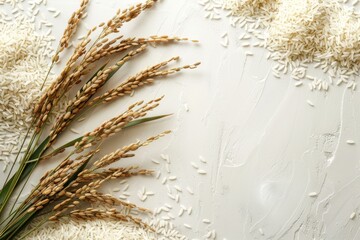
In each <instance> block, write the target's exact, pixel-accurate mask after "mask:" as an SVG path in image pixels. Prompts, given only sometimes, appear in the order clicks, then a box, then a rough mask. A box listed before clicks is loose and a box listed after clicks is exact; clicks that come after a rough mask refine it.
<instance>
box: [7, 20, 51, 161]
mask: <svg viewBox="0 0 360 240" xmlns="http://www.w3.org/2000/svg"><path fill="white" fill-rule="evenodd" d="M52 40H53V39H52V37H50V36H47V35H41V34H38V33H36V32H35V30H34V24H33V23H31V22H30V21H29V20H27V19H26V18H22V19H17V20H15V21H14V22H11V23H10V22H9V23H7V22H1V23H0V53H1V54H0V65H1V66H2V67H1V68H0V89H1V90H0V161H3V162H4V163H5V165H4V166H5V167H6V165H7V163H8V161H9V160H8V159H9V157H10V155H11V154H12V153H16V152H17V151H18V145H19V143H20V142H21V139H22V138H23V137H24V135H25V134H26V131H27V130H28V128H29V126H30V124H31V121H32V118H31V116H32V114H31V107H32V105H33V104H34V103H35V102H36V99H38V98H39V97H40V95H41V91H40V89H41V86H42V84H43V82H44V79H45V76H46V75H47V72H48V69H49V66H48V65H49V58H50V57H51V56H52V54H53V50H52V46H51V43H52Z"/></svg>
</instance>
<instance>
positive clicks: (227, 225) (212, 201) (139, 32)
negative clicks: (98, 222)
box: [44, 0, 360, 240]
mask: <svg viewBox="0 0 360 240" xmlns="http://www.w3.org/2000/svg"><path fill="white" fill-rule="evenodd" d="M132 2H134V1H130V0H126V1H116V0H93V1H92V3H91V7H90V11H89V17H88V18H86V20H85V22H86V24H84V26H85V25H88V26H92V25H93V24H95V23H98V22H100V21H102V20H105V19H107V18H109V17H110V16H111V14H112V13H114V12H115V10H116V9H117V8H118V7H123V6H127V5H129V4H130V3H132ZM77 5H78V1H72V0H64V1H49V6H51V7H55V8H57V9H59V10H61V11H62V14H61V15H60V16H59V17H58V18H56V19H55V20H54V25H55V27H54V34H55V36H56V37H57V38H59V37H60V36H61V33H62V30H63V28H64V27H65V24H66V21H67V18H68V16H70V14H71V12H72V11H73V10H74V9H75V8H76V7H77ZM203 15H204V12H203V9H202V7H201V6H199V5H198V4H197V2H196V1H194V0H178V1H174V0H164V1H160V2H159V3H158V4H157V5H156V7H155V8H153V9H152V10H150V11H148V12H147V13H145V14H143V15H141V16H140V17H139V18H138V19H136V20H135V21H133V22H131V23H129V24H127V25H126V27H125V28H124V29H123V30H122V33H123V34H126V35H127V36H139V37H142V36H149V35H153V34H159V35H164V34H167V35H177V36H181V37H189V38H192V39H198V40H200V42H201V43H200V44H192V43H180V44H176V45H172V46H159V47H157V48H154V49H152V48H151V49H149V50H148V51H147V53H146V54H144V55H143V56H141V57H139V59H137V60H136V61H133V62H131V63H130V64H128V65H127V66H126V68H125V69H124V70H123V71H122V72H121V73H120V74H118V75H117V76H118V77H116V78H115V79H113V80H114V81H113V82H112V83H111V84H115V83H116V81H115V80H119V81H120V80H121V79H124V76H128V75H130V74H133V73H136V72H137V71H138V70H141V69H142V68H144V67H146V66H149V65H151V64H154V63H157V62H160V61H162V60H166V59H168V58H170V57H172V56H175V55H179V56H180V57H181V63H179V64H183V63H193V62H196V61H198V60H200V61H202V65H201V67H200V68H199V69H197V70H194V71H186V72H183V73H181V74H179V75H177V76H176V77H171V78H169V79H167V80H160V81H157V82H156V83H155V84H154V85H153V86H151V87H146V88H144V89H141V90H139V91H137V92H136V93H135V95H134V97H132V98H130V97H128V98H124V99H122V100H120V101H117V102H115V103H113V104H111V105H109V107H107V108H106V109H97V110H96V111H95V112H93V113H92V116H91V117H89V118H87V120H86V121H85V122H83V123H81V124H77V125H74V126H73V128H75V129H77V130H79V131H80V132H85V131H86V130H89V129H91V128H92V127H95V126H96V125H97V124H99V123H101V122H102V121H104V120H106V119H108V118H110V117H112V116H114V115H116V114H118V113H120V112H121V110H122V109H124V107H125V106H126V105H127V104H129V103H133V102H135V101H136V100H139V99H144V100H148V99H151V98H153V97H159V96H161V95H163V94H164V95H165V96H166V97H165V99H164V100H163V103H162V105H161V106H160V107H159V108H158V110H156V111H155V112H154V113H153V114H154V115H155V114H166V113H174V115H173V116H172V117H171V118H168V119H166V120H161V121H160V122H157V123H151V124H148V125H146V126H141V127H138V128H136V129H132V130H129V131H126V132H123V133H122V134H119V135H118V136H116V137H114V138H112V139H111V141H108V142H107V144H106V146H105V150H107V151H110V150H114V149H116V148H117V147H120V146H122V144H126V143H129V142H131V141H134V140H136V139H137V138H139V139H144V138H146V137H148V136H151V135H154V134H156V133H158V132H160V131H163V130H167V129H172V130H173V131H174V132H173V134H172V135H170V136H168V137H167V138H165V139H162V140H160V141H158V142H156V143H155V144H153V145H151V146H149V147H148V148H146V149H143V150H141V151H140V152H139V154H138V155H137V157H135V158H134V159H133V160H126V161H124V162H123V164H131V163H136V164H139V165H140V166H141V167H143V168H149V169H154V170H161V172H162V174H161V177H160V179H159V180H157V179H156V178H155V177H154V178H134V179H132V180H131V181H130V187H129V190H128V192H130V193H131V197H130V198H129V200H130V201H133V202H135V203H137V204H140V205H141V206H143V207H147V208H151V209H154V208H158V207H161V206H163V204H165V203H168V204H171V205H172V206H173V210H172V211H171V214H172V215H174V216H175V220H173V222H174V223H175V224H176V225H177V226H178V229H179V230H181V232H182V233H184V234H185V235H186V236H188V237H189V238H190V239H191V238H198V239H203V238H204V235H206V234H207V233H208V232H209V231H211V230H213V229H214V230H216V233H217V239H225V238H226V239H231V240H233V239H234V240H255V239H276V240H278V239H279V240H280V239H284V240H290V239H298V240H308V239H327V240H337V239H354V240H356V239H360V232H358V229H359V227H360V221H359V217H360V216H359V215H358V210H359V198H360V190H359V189H360V170H359V166H360V162H359V159H360V158H359V154H360V152H359V150H360V148H359V144H360V133H359V131H360V128H359V127H360V108H359V105H360V96H359V93H358V91H355V92H352V91H351V90H348V89H346V88H345V87H334V88H332V89H331V90H330V91H329V92H328V93H326V94H325V93H320V92H310V91H309V89H308V88H307V86H306V85H305V86H302V87H295V86H294V82H293V81H292V80H291V79H290V77H283V78H282V79H276V78H274V77H273V76H272V74H271V67H272V63H271V62H269V61H268V60H266V57H265V56H266V53H267V52H266V51H265V50H263V49H253V50H251V51H252V52H253V53H254V56H247V57H246V56H245V51H248V49H243V48H242V47H241V46H240V45H239V44H238V42H237V41H236V39H237V36H238V35H239V33H240V32H241V31H240V30H239V29H235V28H232V27H231V26H230V25H229V24H228V22H227V20H226V19H223V20H220V21H212V22H210V21H208V20H206V19H205V18H204V17H203ZM225 31H228V32H229V39H230V46H229V47H228V48H224V47H222V46H221V45H220V44H219V42H220V40H221V34H222V33H224V32H225ZM314 74H317V75H316V76H318V77H321V76H322V74H320V73H314ZM111 84H110V85H111ZM110 85H109V86H108V87H110ZM307 100H310V101H311V102H313V103H314V107H311V106H309V104H308V103H307ZM187 108H188V111H187ZM75 136H76V135H75V134H72V133H70V134H69V135H68V136H66V137H67V138H69V139H70V138H73V137H75ZM350 139H351V140H354V141H355V144H354V145H349V144H347V143H346V141H347V140H350ZM160 154H166V155H168V156H169V157H170V161H171V164H170V165H169V166H170V170H171V173H167V172H166V167H165V166H166V165H165V161H163V160H162V159H161V157H160ZM200 156H202V157H203V159H205V160H206V161H207V163H202V162H201V161H200ZM151 159H157V160H158V161H160V163H161V164H160V165H157V164H154V163H152V162H151ZM191 162H194V163H196V164H197V165H198V166H199V167H200V169H203V170H205V171H207V174H205V175H200V174H198V173H197V170H196V169H194V168H193V167H192V166H191V164H190V163H191ZM44 167H45V166H44ZM165 176H177V179H176V180H175V181H169V180H168V181H167V183H168V184H169V186H170V187H171V189H172V191H174V188H173V186H174V185H178V186H180V187H181V188H182V189H183V192H182V193H181V192H180V193H179V196H180V200H179V203H176V202H175V201H174V200H172V199H170V198H169V197H168V195H167V194H168V189H167V188H166V187H165V185H162V184H161V180H162V179H163V177H165ZM144 186H145V188H146V189H147V190H148V191H153V192H155V195H154V196H149V197H148V199H147V200H146V201H145V202H141V201H140V200H139V198H138V197H137V192H138V191H139V190H141V188H142V187H144ZM188 186H189V187H191V188H192V189H193V191H194V195H191V194H189V192H187V191H186V187H188ZM116 187H119V184H118V183H114V184H113V185H111V186H107V188H106V189H105V191H108V192H111V189H113V188H116ZM121 187H122V186H120V188H121ZM120 194H121V193H115V195H120ZM309 194H310V196H309ZM180 204H181V205H184V206H185V207H186V208H189V207H192V208H193V211H192V213H191V215H190V216H189V215H188V214H184V215H183V216H182V217H177V215H178V212H179V210H180V208H181V207H180ZM354 212H355V214H356V215H355V217H354V218H353V219H350V216H351V215H352V213H354ZM161 216H165V214H164V213H163V214H162V215H160V216H158V217H160V218H161ZM352 217H353V216H352ZM204 218H206V219H209V220H211V223H210V224H205V223H203V222H202V220H203V219H204ZM184 223H185V224H189V225H191V226H192V229H191V230H190V229H187V228H186V227H185V226H184V225H183V224H184Z"/></svg>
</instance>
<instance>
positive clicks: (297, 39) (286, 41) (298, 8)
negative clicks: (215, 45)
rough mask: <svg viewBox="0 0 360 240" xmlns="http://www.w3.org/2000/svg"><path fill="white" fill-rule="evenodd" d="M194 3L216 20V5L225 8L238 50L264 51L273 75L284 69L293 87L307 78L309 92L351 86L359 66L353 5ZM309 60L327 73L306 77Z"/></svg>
mask: <svg viewBox="0 0 360 240" xmlns="http://www.w3.org/2000/svg"><path fill="white" fill-rule="evenodd" d="M200 4H201V5H203V6H204V8H205V10H206V11H207V12H211V14H210V15H209V14H207V15H206V17H208V18H210V19H217V18H218V17H217V16H218V15H219V14H220V10H221V9H226V10H228V11H229V14H228V16H229V17H230V24H231V25H232V26H233V27H236V26H239V27H241V28H243V29H244V30H245V34H243V35H242V36H240V37H239V39H240V40H242V41H246V44H242V46H243V47H244V48H250V47H262V48H266V49H268V50H269V51H270V53H269V54H268V59H272V60H274V61H275V62H276V63H277V64H276V66H274V68H273V74H274V76H275V77H278V78H279V77H280V76H281V74H286V73H288V72H290V74H291V77H292V78H293V79H294V80H296V81H298V82H296V83H295V85H296V86H301V85H302V83H303V82H302V80H304V79H307V80H309V81H310V82H309V83H308V86H309V88H310V89H311V90H320V91H328V89H329V88H330V86H331V85H341V84H346V85H347V87H348V88H352V89H353V90H355V88H356V84H357V83H356V81H355V77H356V76H358V75H359V70H360V68H359V64H360V16H359V14H358V13H356V12H355V11H354V8H353V7H349V6H347V5H345V4H343V3H341V2H339V1H337V0H203V1H200ZM214 14H215V15H216V17H214V16H215V15H214ZM226 38H227V36H226ZM225 40H226V41H224V42H223V43H222V45H223V46H224V47H227V46H228V44H229V40H227V39H225ZM224 43H225V44H224ZM247 53H251V52H249V51H247ZM247 55H248V56H249V55H250V56H251V55H252V54H247ZM309 63H314V64H313V66H314V67H315V68H320V69H321V70H322V71H323V72H324V73H327V75H328V77H326V78H325V79H319V78H315V77H313V76H309V75H308V74H307V69H308V67H309V66H310V65H309Z"/></svg>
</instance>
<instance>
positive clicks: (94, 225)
mask: <svg viewBox="0 0 360 240" xmlns="http://www.w3.org/2000/svg"><path fill="white" fill-rule="evenodd" d="M33 224H36V222H35V223H33ZM149 225H150V226H151V227H152V228H153V229H154V230H155V232H151V231H149V230H145V229H142V228H139V227H138V226H137V225H134V224H132V223H128V222H121V221H104V220H93V221H84V222H74V221H70V222H67V223H64V222H60V223H58V224H55V223H52V222H49V223H47V224H44V225H43V226H41V227H40V228H38V229H36V230H35V231H34V232H32V233H31V234H30V235H29V236H27V237H26V238H25V239H26V240H43V239H47V240H72V239H77V240H88V239H91V240H104V239H106V240H112V239H114V240H115V239H116V240H117V239H126V240H167V239H172V240H186V239H188V238H187V237H185V236H183V235H182V234H180V233H179V232H178V231H177V230H176V229H174V226H173V224H172V223H170V222H167V221H163V220H153V221H151V222H150V223H149Z"/></svg>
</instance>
